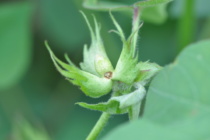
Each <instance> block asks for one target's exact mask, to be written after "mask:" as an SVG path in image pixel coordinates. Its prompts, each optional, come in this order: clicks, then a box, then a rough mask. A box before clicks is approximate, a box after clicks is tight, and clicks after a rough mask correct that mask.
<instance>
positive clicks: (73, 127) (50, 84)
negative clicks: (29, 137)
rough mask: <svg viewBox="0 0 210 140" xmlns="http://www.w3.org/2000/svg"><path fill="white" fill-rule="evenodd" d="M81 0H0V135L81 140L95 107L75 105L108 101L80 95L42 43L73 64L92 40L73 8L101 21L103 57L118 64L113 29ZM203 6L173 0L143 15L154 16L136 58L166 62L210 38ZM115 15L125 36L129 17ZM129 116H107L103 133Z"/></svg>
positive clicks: (209, 13) (5, 139)
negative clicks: (28, 132)
mask: <svg viewBox="0 0 210 140" xmlns="http://www.w3.org/2000/svg"><path fill="white" fill-rule="evenodd" d="M110 1H114V2H119V1H120V2H125V3H126V2H127V3H133V2H135V1H137V0H130V1H126V0H110ZM82 2H83V1H82V0H31V1H26V0H25V1H24V0H1V1H0V140H9V139H12V140H19V139H18V138H15V137H13V136H14V135H16V133H19V132H18V130H20V129H22V128H21V127H25V126H26V128H28V129H32V130H33V129H35V130H34V131H37V133H38V132H39V131H40V133H41V134H40V135H49V137H50V138H51V139H53V140H69V139H72V140H83V139H85V137H86V136H87V135H88V133H89V132H90V130H91V128H92V127H93V126H94V124H95V122H96V120H97V119H98V117H99V116H100V114H101V113H100V112H96V111H91V110H86V109H83V108H81V107H79V106H77V105H75V103H76V102H78V101H83V102H88V103H97V102H99V101H105V100H107V99H108V97H109V95H108V96H106V97H103V98H100V99H91V98H89V97H86V96H85V95H84V94H83V93H82V92H81V91H80V90H79V89H78V88H77V87H75V86H73V85H72V84H70V83H69V82H68V81H67V80H65V79H64V77H62V76H61V75H60V74H59V73H58V72H57V71H56V69H55V67H54V66H53V63H52V61H51V60H50V56H49V54H48V52H47V50H46V48H45V46H44V40H48V42H49V44H50V46H51V48H52V49H53V51H54V52H55V54H57V56H58V57H59V58H61V59H63V58H64V56H63V54H64V53H65V52H66V53H68V54H69V56H70V58H71V59H72V61H73V62H75V63H76V64H79V62H81V61H82V59H83V58H82V49H83V45H84V44H90V36H89V31H88V28H87V26H86V23H85V21H84V19H83V17H82V15H81V14H80V13H79V10H82V11H84V12H85V13H86V15H87V16H88V18H89V20H90V21H91V23H92V15H91V14H94V15H95V16H96V17H97V20H98V21H99V22H100V23H101V25H102V31H101V34H102V38H103V40H104V44H105V46H106V50H107V53H108V56H109V57H110V59H111V61H112V62H113V65H115V64H116V62H117V59H118V57H119V54H120V51H121V47H122V44H121V42H120V39H119V37H118V36H116V35H115V34H113V33H108V31H109V30H111V29H114V25H113V23H112V21H111V19H110V17H109V14H108V12H99V11H92V10H88V9H84V8H83V7H82ZM209 5H210V1H209V0H174V1H173V2H171V3H170V4H169V5H167V7H166V6H165V8H166V12H167V14H168V16H167V17H166V13H164V14H163V15H162V16H164V17H163V19H164V20H162V21H161V22H155V21H154V20H148V19H149V18H148V17H151V16H152V15H153V13H148V14H149V15H146V14H145V17H144V25H143V27H142V28H141V31H140V33H139V35H140V37H139V43H138V50H139V53H140V55H139V56H140V60H141V61H146V60H150V61H151V62H156V63H158V64H160V65H162V66H164V65H167V64H169V63H171V62H173V60H174V58H175V57H176V56H177V54H178V53H179V52H180V51H181V49H182V48H183V47H184V46H186V45H187V44H190V43H192V42H196V41H198V40H202V39H207V38H210V8H209V7H208V6H209ZM155 12H157V11H155ZM114 15H115V17H116V19H117V20H118V22H119V23H120V25H121V26H122V28H123V29H124V31H125V34H126V35H127V36H128V35H129V33H130V29H131V20H132V19H131V14H127V13H126V12H114ZM155 18H156V19H157V20H158V19H159V18H162V17H158V16H157V17H155ZM63 60H64V59H63ZM20 118H24V119H25V120H27V121H29V122H30V124H31V127H32V128H30V127H28V126H27V125H23V124H21V123H20V122H22V121H21V120H22V119H20ZM127 120H128V118H127V116H126V115H120V116H114V117H112V118H111V120H110V122H109V123H108V125H107V127H106V129H105V130H104V131H103V133H102V134H101V136H103V135H105V134H106V133H108V132H109V131H111V130H112V129H113V128H115V127H116V126H118V125H119V124H120V123H122V122H125V121H127ZM17 122H18V123H17ZM23 122H24V121H23ZM17 125H20V128H19V129H18V130H17V129H16V127H17ZM20 133H21V132H20ZM42 133H43V134H42ZM37 140H42V139H41V138H40V139H38V138H37ZM43 140H44V139H43Z"/></svg>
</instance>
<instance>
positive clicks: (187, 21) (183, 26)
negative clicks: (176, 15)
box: [178, 0, 195, 53]
mask: <svg viewBox="0 0 210 140" xmlns="http://www.w3.org/2000/svg"><path fill="white" fill-rule="evenodd" d="M184 2H185V5H184V9H183V12H182V15H181V18H180V20H179V25H178V42H179V49H178V53H179V52H180V51H181V50H182V49H184V48H185V47H186V46H187V45H188V44H190V43H192V42H193V40H194V37H195V12H194V11H195V0H184Z"/></svg>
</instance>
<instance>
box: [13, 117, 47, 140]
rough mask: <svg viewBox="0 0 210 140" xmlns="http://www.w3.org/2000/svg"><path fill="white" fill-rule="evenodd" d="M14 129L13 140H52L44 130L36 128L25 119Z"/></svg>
mask: <svg viewBox="0 0 210 140" xmlns="http://www.w3.org/2000/svg"><path fill="white" fill-rule="evenodd" d="M13 127H14V128H13V133H12V135H11V137H12V140H13V139H14V140H50V138H49V136H48V134H47V132H46V131H45V130H44V128H42V127H40V128H36V127H34V126H32V125H31V124H30V123H29V122H28V121H26V120H25V119H18V120H17V121H16V122H15V123H14V126H13Z"/></svg>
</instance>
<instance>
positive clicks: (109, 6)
mask: <svg viewBox="0 0 210 140" xmlns="http://www.w3.org/2000/svg"><path fill="white" fill-rule="evenodd" d="M171 1H172V0H144V1H138V2H134V3H133V4H126V3H123V2H121V3H119V2H111V1H100V0H99V1H94V2H92V0H85V1H84V3H83V6H84V7H85V8H88V9H92V10H102V11H109V10H112V11H113V10H114V11H115V10H116V11H118V10H130V9H132V7H133V6H139V7H141V8H142V7H150V6H156V5H159V4H165V3H168V2H171Z"/></svg>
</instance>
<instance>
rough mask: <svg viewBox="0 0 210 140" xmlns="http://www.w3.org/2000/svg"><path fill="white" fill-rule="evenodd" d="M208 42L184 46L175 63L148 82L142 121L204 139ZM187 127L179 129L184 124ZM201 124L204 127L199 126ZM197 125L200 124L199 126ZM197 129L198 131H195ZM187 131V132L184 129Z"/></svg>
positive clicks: (209, 121) (209, 122)
mask: <svg viewBox="0 0 210 140" xmlns="http://www.w3.org/2000/svg"><path fill="white" fill-rule="evenodd" d="M209 54H210V41H201V42H199V43H195V44H192V45H190V46H188V47H187V48H186V49H184V51H183V52H182V53H181V54H180V55H179V56H178V58H177V59H176V61H175V62H174V63H173V64H171V65H169V66H167V67H165V68H164V69H163V70H162V71H161V72H160V73H159V74H158V75H157V76H156V77H155V78H154V80H153V81H152V83H151V86H150V88H149V91H148V97H147V102H146V108H145V114H144V117H145V118H147V119H149V120H151V121H152V122H154V123H158V124H162V125H166V126H171V127H173V126H174V125H176V128H177V129H179V130H180V131H183V132H185V133H190V134H193V135H195V136H197V137H198V140H200V139H208V138H209V137H210V134H209V132H208V130H209V128H208V126H210V109H209V108H210V102H209V99H210V94H209V91H210V86H209V83H210V77H209V73H210V63H209V62H210V55H209ZM192 118H193V120H195V121H194V122H193V121H191V125H188V127H187V126H185V127H182V126H183V124H185V123H186V122H187V121H188V120H192ZM203 122H205V123H206V124H205V123H203ZM199 123H200V124H199ZM197 126H199V131H197V130H196V129H191V128H197ZM186 127H187V128H188V129H187V128H186Z"/></svg>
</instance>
